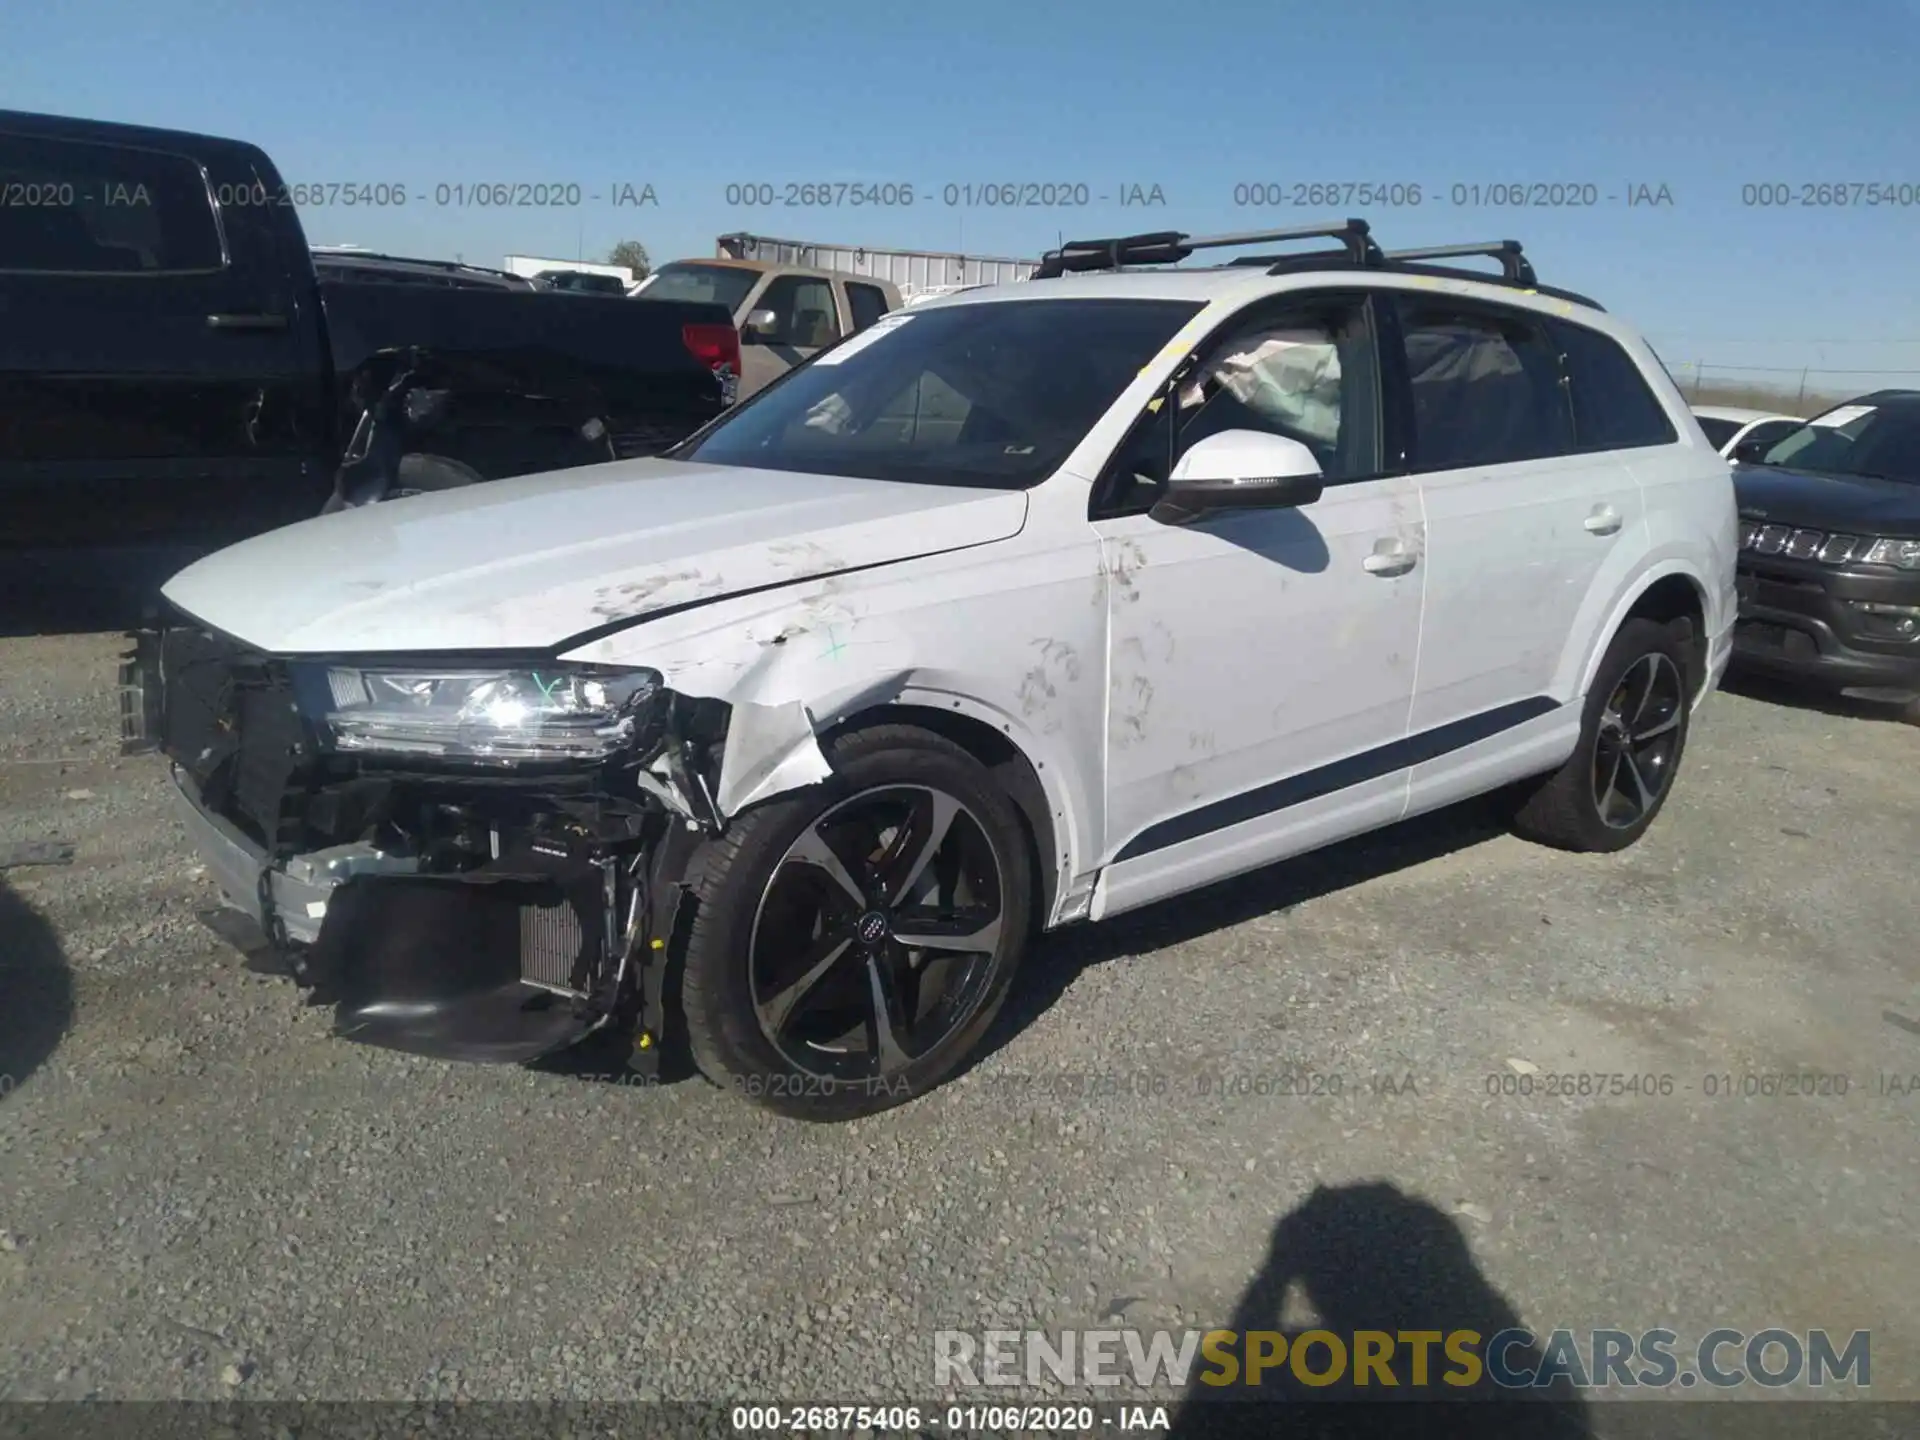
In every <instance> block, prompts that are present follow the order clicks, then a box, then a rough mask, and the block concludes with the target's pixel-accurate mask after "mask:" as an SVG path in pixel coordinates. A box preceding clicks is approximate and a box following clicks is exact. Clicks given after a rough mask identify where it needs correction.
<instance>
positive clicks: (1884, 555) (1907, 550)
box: [1860, 540, 1920, 570]
mask: <svg viewBox="0 0 1920 1440" xmlns="http://www.w3.org/2000/svg"><path fill="white" fill-rule="evenodd" d="M1860 558H1861V559H1862V560H1864V561H1865V562H1866V563H1867V564H1869V565H1898V566H1899V567H1900V568H1901V569H1902V570H1920V540H1876V541H1874V542H1873V548H1872V549H1871V550H1869V551H1867V553H1866V554H1865V555H1863V556H1861V557H1860Z"/></svg>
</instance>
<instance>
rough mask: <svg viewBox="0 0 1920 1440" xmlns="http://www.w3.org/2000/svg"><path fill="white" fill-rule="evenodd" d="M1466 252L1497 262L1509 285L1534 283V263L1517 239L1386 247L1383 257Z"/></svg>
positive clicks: (1448, 256)
mask: <svg viewBox="0 0 1920 1440" xmlns="http://www.w3.org/2000/svg"><path fill="white" fill-rule="evenodd" d="M1469 255H1484V256H1486V257H1487V258H1489V259H1492V260H1498V261H1499V262H1500V273H1501V274H1502V275H1503V276H1505V277H1506V280H1507V282H1508V283H1509V284H1512V285H1537V284H1538V283H1539V279H1538V277H1537V276H1535V275H1534V273H1533V263H1532V262H1531V261H1530V260H1528V259H1527V257H1526V256H1525V255H1523V254H1521V253H1520V242H1519V241H1518V240H1488V241H1485V242H1484V243H1481V244H1477V245H1429V246H1426V247H1424V248H1422V249H1419V250H1389V251H1388V252H1387V255H1386V258H1387V259H1388V260H1389V261H1393V262H1399V261H1406V260H1452V259H1456V258H1460V257H1464V256H1469Z"/></svg>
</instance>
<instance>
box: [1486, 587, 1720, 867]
mask: <svg viewBox="0 0 1920 1440" xmlns="http://www.w3.org/2000/svg"><path fill="white" fill-rule="evenodd" d="M1686 673H1687V662H1686V653H1685V651H1684V649H1683V648H1682V639H1681V637H1680V635H1678V634H1677V633H1676V632H1675V631H1674V629H1673V628H1672V627H1670V626H1666V625H1660V624H1657V623H1656V622H1654V621H1652V620H1639V619H1636V620H1629V621H1628V622H1627V623H1626V624H1625V625H1623V626H1621V627H1620V633H1619V634H1618V635H1616V636H1614V640H1613V644H1612V645H1611V646H1609V647H1608V649H1607V654H1606V658H1605V659H1603V660H1602V661H1601V662H1600V669H1599V671H1598V673H1597V674H1596V675H1595V676H1594V684H1593V688H1592V690H1590V691H1589V692H1588V695H1587V705H1586V711H1585V714H1584V716H1583V717H1582V724H1581V727H1580V742H1579V744H1578V745H1577V746H1576V747H1575V748H1574V752H1573V754H1572V755H1571V756H1570V757H1569V758H1568V759H1567V762H1566V764H1564V765H1562V766H1561V767H1560V768H1559V769H1558V770H1556V771H1554V772H1553V774H1551V775H1549V776H1548V777H1546V779H1545V780H1544V781H1542V782H1541V783H1540V784H1539V786H1538V788H1536V789H1535V790H1534V791H1533V793H1532V794H1531V795H1529V796H1528V797H1527V798H1526V800H1525V801H1524V803H1522V804H1521V805H1520V807H1519V809H1518V811H1517V813H1516V814H1515V816H1514V829H1515V830H1516V831H1518V832H1519V833H1520V834H1521V835H1523V836H1525V837H1526V838H1527V839H1529V840H1536V841H1539V842H1540V843H1541V844H1543V845H1552V846H1555V847H1556V848H1559V849H1562V850H1588V851H1610V850H1624V849H1626V847H1627V846H1629V845H1631V844H1633V843H1634V841H1636V840H1638V839H1639V838H1640V837H1641V836H1642V835H1644V834H1645V833H1646V832H1647V829H1648V827H1649V826H1651V825H1652V824H1653V821H1654V817H1655V816H1657V815H1658V814H1659V813H1660V810H1661V807H1662V806H1664V805H1665V804H1666V803H1667V796H1668V794H1669V793H1670V792H1671V791H1672V789H1673V777H1674V774H1675V773H1676V772H1677V771H1678V770H1679V768H1680V756H1681V754H1682V753H1683V752H1684V751H1685V749H1686V744H1687V724H1688V720H1689V718H1690V706H1689V701H1690V698H1691V697H1690V695H1689V692H1688V689H1687V682H1686Z"/></svg>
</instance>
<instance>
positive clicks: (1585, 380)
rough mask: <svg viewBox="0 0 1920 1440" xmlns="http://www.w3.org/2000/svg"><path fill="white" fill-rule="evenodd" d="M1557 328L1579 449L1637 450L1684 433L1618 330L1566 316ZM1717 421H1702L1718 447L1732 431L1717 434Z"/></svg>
mask: <svg viewBox="0 0 1920 1440" xmlns="http://www.w3.org/2000/svg"><path fill="white" fill-rule="evenodd" d="M1553 333H1554V337H1555V339H1556V340H1557V341H1558V343H1559V346H1560V353H1561V366H1562V368H1563V369H1564V370H1565V372H1566V377H1567V388H1568V390H1569V391H1570V392H1571V395H1572V399H1573V433H1574V445H1575V448H1576V449H1577V450H1580V451H1583V452H1584V451H1592V450H1633V449H1639V448H1642V447H1645V446H1649V445H1671V444H1673V443H1674V442H1675V441H1677V440H1678V439H1679V438H1680V436H1679V434H1678V432H1676V431H1675V430H1674V428H1673V422H1672V421H1671V420H1669V419H1668V418H1667V412H1666V410H1665V409H1664V408H1663V407H1662V406H1661V404H1660V400H1659V397H1657V396H1656V395H1655V394H1654V393H1653V387H1652V386H1650V385H1648V384H1647V378H1646V376H1645V375H1643V374H1641V372H1640V367H1639V366H1638V365H1636V364H1635V363H1634V361H1633V357H1632V356H1631V355H1629V354H1627V352H1626V350H1625V349H1624V348H1623V347H1622V346H1621V345H1620V344H1619V342H1618V341H1616V340H1614V339H1613V337H1612V336H1610V335H1602V334H1601V333H1600V332H1599V331H1598V330H1589V329H1588V328H1587V327H1586V326H1584V325H1569V324H1566V323H1565V322H1556V323H1555V324H1554V325H1553ZM1712 423H1713V422H1711V421H1702V422H1701V429H1702V430H1704V431H1705V432H1706V434H1707V437H1708V438H1709V439H1712V440H1713V443H1714V445H1715V446H1716V447H1718V446H1720V445H1724V444H1725V443H1726V440H1727V438H1729V437H1721V438H1719V439H1714V438H1713V437H1714V432H1713V431H1712V430H1711V429H1709V428H1708V427H1709V425H1711V424H1712Z"/></svg>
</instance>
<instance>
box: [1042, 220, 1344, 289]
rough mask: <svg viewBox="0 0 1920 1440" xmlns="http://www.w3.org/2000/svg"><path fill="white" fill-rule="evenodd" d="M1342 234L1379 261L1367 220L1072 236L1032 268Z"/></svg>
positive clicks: (1172, 259)
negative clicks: (1216, 231) (1234, 230)
mask: <svg viewBox="0 0 1920 1440" xmlns="http://www.w3.org/2000/svg"><path fill="white" fill-rule="evenodd" d="M1323 239H1332V240H1339V241H1340V242H1341V243H1342V244H1343V245H1344V246H1345V247H1346V248H1345V250H1344V252H1342V253H1344V254H1346V255H1347V256H1349V257H1350V258H1351V259H1352V260H1353V262H1354V263H1356V264H1361V265H1369V264H1377V263H1379V260H1380V247H1379V246H1378V245H1376V244H1375V243H1374V242H1373V239H1372V237H1371V236H1370V235H1369V233H1368V225H1367V222H1366V221H1364V220H1359V219H1348V220H1343V221H1341V222H1339V223H1338V224H1333V223H1329V224H1325V225H1300V226H1295V227H1294V228H1292V229H1289V230H1253V231H1248V232H1246V233H1244V234H1233V235H1188V234H1184V233H1183V232H1181V231H1178V230H1161V231H1156V232H1153V233H1151V234H1146V235H1120V236H1115V237H1113V238H1111V239H1105V240H1070V241H1068V242H1067V243H1066V244H1064V245H1062V246H1061V247H1060V248H1059V249H1058V250H1049V251H1048V252H1047V253H1046V254H1045V255H1043V256H1042V257H1041V259H1040V266H1039V268H1038V269H1036V270H1035V271H1034V272H1033V278H1034V279H1035V280H1050V279H1052V278H1053V277H1055V276H1056V275H1065V274H1067V273H1068V272H1069V271H1080V270H1118V269H1120V268H1121V267H1122V266H1124V265H1177V264H1178V263H1179V262H1180V261H1182V260H1184V259H1186V258H1187V257H1188V256H1189V255H1191V254H1193V252H1194V251H1196V250H1225V249H1238V248H1240V247H1242V246H1245V245H1264V244H1267V243H1268V242H1269V241H1275V240H1323Z"/></svg>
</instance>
